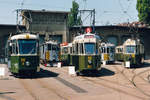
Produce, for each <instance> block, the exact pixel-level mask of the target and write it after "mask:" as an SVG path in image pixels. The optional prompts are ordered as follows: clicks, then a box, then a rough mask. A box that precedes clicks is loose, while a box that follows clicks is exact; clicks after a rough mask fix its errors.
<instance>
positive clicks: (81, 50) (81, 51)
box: [79, 43, 83, 54]
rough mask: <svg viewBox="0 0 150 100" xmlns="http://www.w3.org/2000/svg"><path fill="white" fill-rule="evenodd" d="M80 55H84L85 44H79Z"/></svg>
mask: <svg viewBox="0 0 150 100" xmlns="http://www.w3.org/2000/svg"><path fill="white" fill-rule="evenodd" d="M79 54H83V44H82V43H80V44H79Z"/></svg>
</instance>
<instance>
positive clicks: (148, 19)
mask: <svg viewBox="0 0 150 100" xmlns="http://www.w3.org/2000/svg"><path fill="white" fill-rule="evenodd" d="M136 9H137V10H138V17H139V21H142V22H144V23H146V24H149V25H150V0H137V5H136Z"/></svg>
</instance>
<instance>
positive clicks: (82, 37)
mask: <svg viewBox="0 0 150 100" xmlns="http://www.w3.org/2000/svg"><path fill="white" fill-rule="evenodd" d="M87 38H96V39H99V40H100V37H99V36H98V35H96V34H92V33H86V34H82V35H79V36H76V37H75V39H74V40H82V39H87Z"/></svg>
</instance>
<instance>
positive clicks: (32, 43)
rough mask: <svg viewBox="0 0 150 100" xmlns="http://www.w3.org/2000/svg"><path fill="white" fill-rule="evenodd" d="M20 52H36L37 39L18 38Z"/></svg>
mask: <svg viewBox="0 0 150 100" xmlns="http://www.w3.org/2000/svg"><path fill="white" fill-rule="evenodd" d="M18 44H19V53H20V54H35V53H36V52H37V50H36V40H18Z"/></svg>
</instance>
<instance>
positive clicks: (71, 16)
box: [68, 1, 82, 27]
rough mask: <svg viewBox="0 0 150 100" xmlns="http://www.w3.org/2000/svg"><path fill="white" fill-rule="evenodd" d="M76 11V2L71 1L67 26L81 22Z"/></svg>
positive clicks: (77, 6) (77, 7)
mask: <svg viewBox="0 0 150 100" xmlns="http://www.w3.org/2000/svg"><path fill="white" fill-rule="evenodd" d="M78 12H79V5H78V3H77V2H76V1H72V8H71V12H70V14H69V15H68V26H69V27H72V26H75V25H81V24H82V21H81V17H80V16H78Z"/></svg>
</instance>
